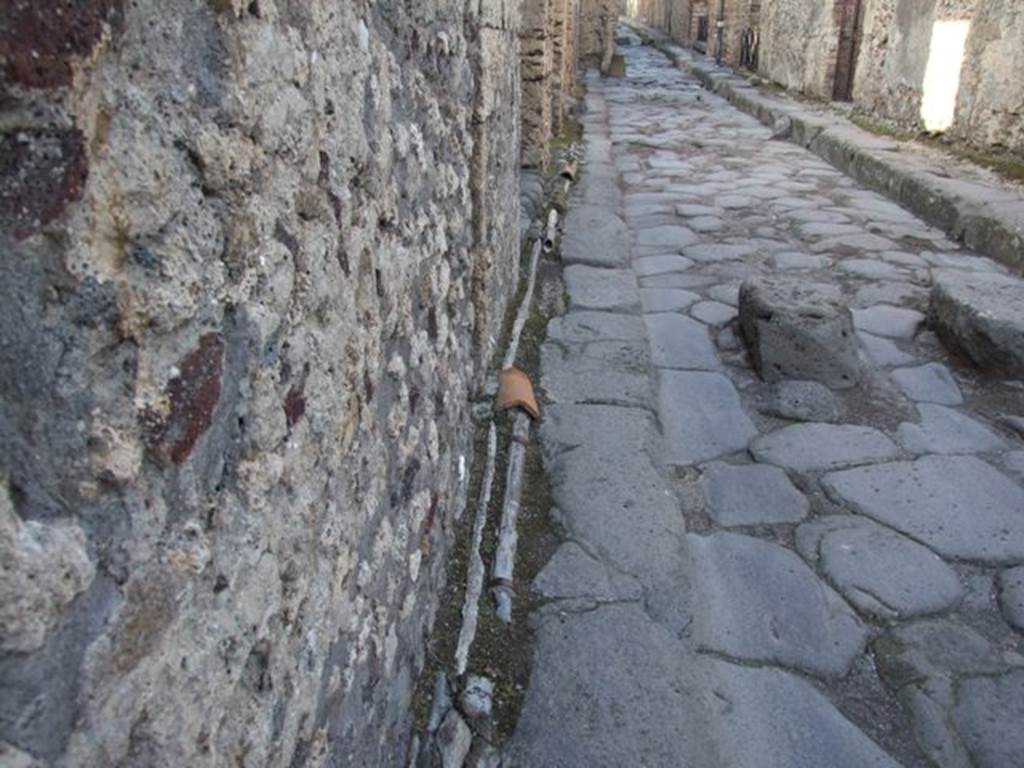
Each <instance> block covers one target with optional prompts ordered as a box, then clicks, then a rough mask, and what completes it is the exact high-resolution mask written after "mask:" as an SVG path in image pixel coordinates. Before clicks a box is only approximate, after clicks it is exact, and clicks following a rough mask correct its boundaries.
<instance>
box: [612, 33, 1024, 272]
mask: <svg viewBox="0 0 1024 768" xmlns="http://www.w3.org/2000/svg"><path fill="white" fill-rule="evenodd" d="M627 23H628V24H629V25H630V26H632V27H634V29H636V30H637V31H638V32H642V34H643V35H644V36H645V37H646V38H648V39H649V40H651V41H652V43H653V44H654V45H655V46H656V47H657V48H658V50H660V51H661V52H662V53H664V54H665V55H666V56H668V58H669V59H670V60H671V61H672V62H673V63H674V64H675V65H676V66H678V67H680V68H682V69H685V70H687V71H689V72H690V73H691V74H692V75H693V76H694V77H696V78H697V79H698V80H699V81H700V82H701V83H702V84H703V85H704V86H705V87H706V88H707V89H708V90H709V91H711V92H713V93H716V94H718V95H719V96H721V97H723V98H725V99H726V100H727V101H729V102H730V103H731V104H733V105H734V106H736V107H737V108H738V109H741V110H742V111H744V112H746V113H748V114H750V115H752V116H754V117H756V118H757V119H758V120H760V121H761V122H762V123H764V124H766V125H769V126H772V127H774V128H775V129H776V130H777V134H778V136H779V138H783V137H785V138H788V139H789V140H790V141H792V142H794V143H797V144H800V145H801V146H803V147H806V148H807V149H809V150H810V151H811V152H814V153H815V154H816V155H818V156H819V157H821V158H823V159H824V160H826V161H828V162H829V163H831V164H832V165H834V166H835V167H836V168H838V169H839V170H841V171H842V172H843V173H845V174H847V175H848V176H851V177H853V178H854V179H856V180H857V181H859V182H861V183H862V184H865V185H866V186H868V187H870V188H871V189H874V190H875V191H877V192H880V193H882V194H884V195H886V196H887V197H889V198H891V199H892V200H894V201H895V202H897V203H899V204H900V205H901V206H903V207H904V208H906V209H907V210H909V211H911V212H912V213H914V214H916V215H917V216H919V217H920V218H922V219H924V220H925V221H926V222H928V223H929V224H931V225H932V226H934V227H936V228H938V229H941V230H942V231H943V232H945V233H946V234H947V235H948V236H949V237H951V238H952V239H953V240H956V241H958V242H962V243H963V244H964V245H965V246H966V247H967V248H970V249H971V250H973V251H975V252H976V253H978V254H980V255H983V256H989V257H991V258H993V259H995V260H997V261H1000V262H1002V263H1003V264H1005V265H1007V266H1008V267H1010V268H1011V269H1013V270H1014V271H1015V272H1017V273H1024V193H1022V192H1019V191H1017V190H1015V189H1013V188H1011V187H1008V186H1003V185H1000V184H996V183H991V182H987V181H983V180H980V179H970V178H966V177H964V176H963V175H959V176H953V175H951V173H950V171H952V172H953V173H955V172H956V169H955V168H952V167H951V166H952V165H954V163H953V162H952V161H951V163H950V166H945V167H943V168H942V169H941V170H937V168H936V159H935V157H934V156H932V155H930V154H929V153H926V152H923V151H915V150H914V149H913V148H911V147H909V146H908V145H907V144H906V143H905V142H897V141H895V140H893V139H887V138H884V137H880V136H876V135H874V134H872V133H869V132H868V131H866V130H864V129H862V128H860V127H858V126H856V125H854V124H853V123H852V122H850V121H849V120H846V119H844V118H842V117H840V116H838V115H835V114H832V113H828V112H824V111H821V110H817V109H814V108H813V107H809V106H806V105H803V104H799V103H797V102H795V101H794V100H793V99H792V98H789V97H786V96H783V95H779V96H773V95H769V94H766V93H764V92H762V91H761V90H759V89H758V88H757V87H756V86H754V85H751V83H750V82H748V81H747V80H746V79H745V78H744V77H742V76H741V75H738V74H736V73H735V71H734V70H732V68H730V67H726V66H718V65H717V64H715V62H714V61H712V60H709V61H707V62H698V61H695V60H694V57H693V53H692V52H691V51H689V50H688V49H686V48H683V47H682V46H680V45H677V44H675V43H672V42H671V41H670V40H668V39H667V38H666V37H665V36H664V34H663V33H661V32H659V31H658V30H655V29H652V28H650V27H646V26H643V25H641V24H637V23H636V22H633V21H630V22H627Z"/></svg>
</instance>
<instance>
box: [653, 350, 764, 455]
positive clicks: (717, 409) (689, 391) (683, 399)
mask: <svg viewBox="0 0 1024 768" xmlns="http://www.w3.org/2000/svg"><path fill="white" fill-rule="evenodd" d="M658 413H659V414H660V417H661V424H662V429H663V431H664V435H665V455H666V459H667V460H668V461H669V462H672V463H675V464H683V465H685V464H696V463H699V462H701V461H707V460H709V459H714V458H717V457H719V456H722V455H723V454H726V453H733V452H734V451H739V450H742V449H744V448H746V447H747V443H748V442H750V439H751V438H753V437H755V436H756V435H757V429H756V428H755V427H754V424H753V422H751V421H750V418H749V417H748V416H747V414H746V412H745V411H744V410H743V406H742V405H741V404H740V399H739V397H738V396H737V394H736V388H735V387H734V386H733V385H732V382H730V381H729V380H728V379H727V378H725V376H723V375H721V374H718V373H705V372H700V371H671V370H662V371H660V372H659V374H658Z"/></svg>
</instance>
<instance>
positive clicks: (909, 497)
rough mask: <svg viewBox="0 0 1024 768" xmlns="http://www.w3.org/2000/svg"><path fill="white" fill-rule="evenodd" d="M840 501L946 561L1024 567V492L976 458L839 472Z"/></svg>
mask: <svg viewBox="0 0 1024 768" xmlns="http://www.w3.org/2000/svg"><path fill="white" fill-rule="evenodd" d="M824 484H825V486H826V488H827V489H828V490H829V492H830V493H832V494H833V495H834V496H835V497H836V498H837V499H839V500H841V501H842V502H844V503H846V504H848V505H850V507H851V508H852V509H854V510H855V511H857V512H860V513H861V514H864V515H867V516H869V517H873V518H875V519H876V520H878V521H879V522H882V523H885V524H886V525H888V526H890V527H892V528H895V529H896V530H898V531H902V532H903V533H906V534H907V535H908V536H911V537H913V538H914V539H916V540H917V541H920V542H923V543H925V544H927V545H928V546H929V547H931V548H932V549H934V550H935V551H936V552H938V553H939V554H940V555H944V556H947V557H954V558H960V559H964V560H975V561H980V562H988V563H1015V562H1022V561H1024V490H1021V488H1020V487H1019V486H1018V485H1016V484H1015V483H1013V482H1012V481H1011V480H1009V479H1008V478H1007V477H1006V476H1005V475H1003V474H1001V473H1000V472H998V471H996V470H995V469H993V468H992V467H991V466H989V465H988V464H986V463H985V462H983V461H981V460H980V459H977V458H974V457H973V456H926V457H924V458H921V459H917V460H916V461H912V462H911V461H897V462H892V463H889V464H881V465H879V466H874V467H860V468H857V469H849V470H845V471H842V472H834V473H832V474H829V475H827V476H826V477H825V478H824Z"/></svg>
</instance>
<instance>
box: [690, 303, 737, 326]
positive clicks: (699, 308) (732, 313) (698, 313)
mask: <svg viewBox="0 0 1024 768" xmlns="http://www.w3.org/2000/svg"><path fill="white" fill-rule="evenodd" d="M690 314H691V315H693V316H694V317H695V318H697V319H698V320H700V321H701V322H702V323H707V324H708V325H712V326H716V325H725V324H726V323H730V322H732V321H733V320H735V319H736V316H737V314H738V313H737V311H736V308H735V307H730V306H729V305H728V304H722V303H721V302H719V301H702V302H700V303H699V304H695V305H694V306H693V307H691V308H690Z"/></svg>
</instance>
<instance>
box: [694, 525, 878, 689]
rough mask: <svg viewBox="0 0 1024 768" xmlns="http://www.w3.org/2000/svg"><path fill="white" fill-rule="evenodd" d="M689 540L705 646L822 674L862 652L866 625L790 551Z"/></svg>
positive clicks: (697, 627)
mask: <svg viewBox="0 0 1024 768" xmlns="http://www.w3.org/2000/svg"><path fill="white" fill-rule="evenodd" d="M686 541H687V545H688V551H689V554H690V558H691V560H692V564H693V579H694V589H695V590H696V600H695V604H694V606H693V610H694V621H693V629H692V637H693V638H694V640H696V642H697V643H698V644H699V646H700V647H701V648H704V649H707V650H712V651H715V652H718V653H722V654H725V655H727V656H729V657H732V658H736V659H743V660H747V661H757V662H764V663H771V664H780V665H783V666H787V667H793V668H796V669H800V670H803V671H805V672H808V673H810V674H815V675H822V676H839V675H843V674H845V672H846V671H847V670H848V669H849V667H850V664H852V663H853V660H854V658H855V657H856V656H857V655H859V654H860V652H861V650H862V649H863V647H864V642H865V639H866V637H867V632H866V630H865V628H864V626H863V625H862V624H861V622H860V621H859V620H858V619H857V617H856V615H855V614H854V613H853V611H851V610H850V608H849V607H848V606H847V605H846V604H845V603H843V601H842V599H841V598H840V597H839V596H838V595H837V594H836V593H835V592H833V591H832V590H831V589H830V588H829V587H828V586H826V585H825V584H824V583H823V582H822V581H821V580H819V579H818V577H817V576H815V575H814V572H813V571H811V569H810V568H808V567H807V565H806V564H805V563H804V562H803V561H802V560H801V559H800V558H799V557H797V556H796V555H795V554H793V553H792V552H790V551H789V550H787V549H785V548H783V547H780V546H779V545H777V544H772V543H770V542H766V541H762V540H761V539H755V538H753V537H750V536H742V535H739V534H734V533H714V534H712V535H710V536H696V535H692V534H691V535H688V536H687V537H686Z"/></svg>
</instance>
